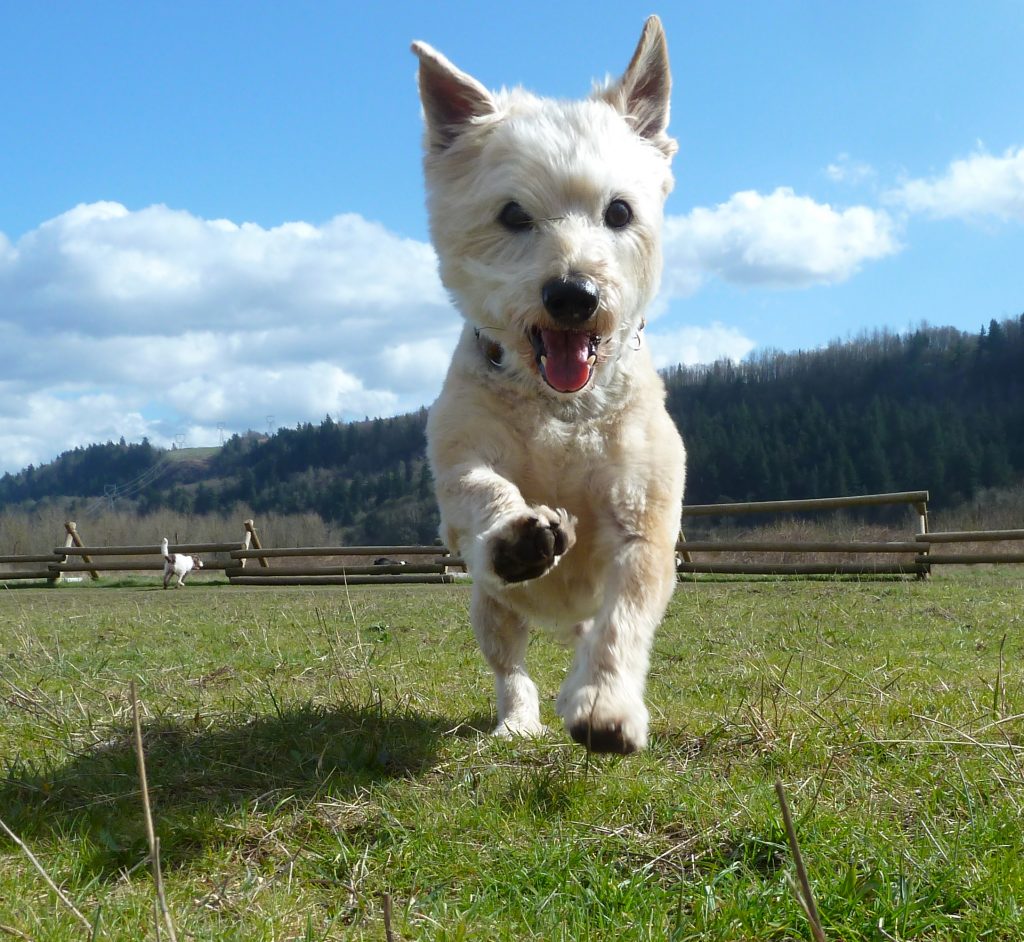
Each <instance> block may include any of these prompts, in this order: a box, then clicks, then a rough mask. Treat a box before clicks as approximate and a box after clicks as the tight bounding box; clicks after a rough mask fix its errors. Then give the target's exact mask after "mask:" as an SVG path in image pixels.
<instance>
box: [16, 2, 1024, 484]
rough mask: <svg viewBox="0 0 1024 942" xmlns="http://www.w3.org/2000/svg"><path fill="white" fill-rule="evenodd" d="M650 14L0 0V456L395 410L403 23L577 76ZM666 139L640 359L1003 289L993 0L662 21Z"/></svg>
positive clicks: (1017, 118)
mask: <svg viewBox="0 0 1024 942" xmlns="http://www.w3.org/2000/svg"><path fill="white" fill-rule="evenodd" d="M649 12H650V10H649V9H648V8H647V7H646V6H644V7H640V6H639V5H635V4H632V3H626V4H610V3H599V4H598V5H597V6H595V5H594V4H587V5H584V4H582V3H579V2H572V3H567V4H563V5H562V6H561V7H560V8H559V13H560V15H561V17H562V19H563V21H564V22H565V23H571V24H572V29H571V30H563V29H551V30H539V29H537V28H536V24H537V22H538V21H541V22H543V21H544V18H550V17H551V15H552V11H551V7H550V5H541V4H538V3H535V2H529V3H526V4H524V5H520V6H519V7H517V8H516V9H514V10H512V9H500V8H494V9H492V10H489V11H487V16H486V19H485V18H483V17H482V16H481V14H480V12H479V7H477V6H471V5H469V4H465V3H461V2H455V3H452V4H446V5H444V6H443V7H441V8H437V9H430V8H426V7H423V6H422V5H414V4H411V3H405V2H403V3H388V4H383V5H379V6H377V7H374V8H373V9H372V10H370V9H359V10H348V9H344V10H343V9H341V8H321V7H317V6H304V5H299V6H293V7H290V8H289V9H287V10H285V9H283V8H280V9H278V8H250V7H249V6H247V5H245V4H242V3H238V2H226V3H224V4H219V5H217V6H216V7H214V8H210V7H209V6H208V5H203V4H200V3H197V2H195V0H185V2H182V3H180V4H177V5H175V6H174V7H165V6H161V5H156V4H147V3H143V4H127V3H123V2H110V0H107V2H100V3H97V4H92V5H90V6H89V7H87V8H84V7H83V8H64V7H62V8H46V7H24V6H14V5H10V6H7V7H6V8H5V9H4V12H3V20H4V29H3V30H2V31H0V61H3V62H4V63H5V75H6V82H5V83H4V88H5V90H6V92H7V93H8V94H7V98H8V99H9V100H7V101H5V122H4V123H5V127H4V130H3V131H2V132H0V134H2V135H3V144H4V146H0V179H3V180H5V181H8V187H7V188H6V190H7V192H5V199H4V201H3V204H2V205H0V298H2V299H3V300H2V301H0V336H2V337H3V339H4V341H5V342H4V344H3V346H2V347H0V390H3V392H4V396H3V397H2V398H0V474H2V473H4V472H12V473H13V472H16V471H18V470H21V469H23V468H25V467H27V466H28V465H30V464H32V465H36V466H38V465H40V464H45V463H47V462H48V461H50V460H53V458H55V457H56V456H57V455H59V454H61V453H63V452H65V451H68V450H71V449H73V448H75V447H76V446H79V445H87V444H91V443H97V442H102V441H118V440H119V439H120V438H122V437H123V438H125V440H126V441H141V440H142V438H143V437H147V438H148V439H149V440H150V441H151V442H152V443H153V444H154V445H158V446H159V447H167V448H169V447H170V445H171V444H172V443H175V444H176V443H178V442H179V441H180V442H182V443H183V444H187V445H189V446H193V447H203V446H210V445H215V444H216V443H217V442H218V440H219V439H220V438H221V437H222V436H223V437H227V436H229V435H230V434H233V433H235V432H242V431H244V430H246V429H261V428H269V427H271V426H274V425H277V426H278V427H290V426H294V425H295V424H296V423H298V422H318V421H320V420H322V418H323V417H324V416H325V415H332V416H334V418H335V419H336V420H337V421H349V420H361V418H362V416H364V415H366V416H368V417H375V416H382V417H384V416H387V415H393V414H401V413H405V412H409V411H413V410H415V409H418V408H420V407H422V406H425V405H428V404H429V402H430V401H431V400H432V399H433V397H434V395H435V394H436V392H437V390H438V388H439V386H440V382H441V379H442V378H443V375H444V371H445V369H446V367H447V362H448V358H449V355H450V351H451V348H452V346H453V343H454V339H455V337H456V336H457V334H458V331H459V329H460V326H461V319H460V318H459V316H458V315H457V314H456V312H455V311H454V309H453V308H452V306H451V304H450V302H449V301H448V299H447V297H446V296H445V293H444V291H443V289H442V288H441V285H440V282H439V280H438V277H437V273H436V264H435V256H434V253H433V250H432V248H431V247H430V245H429V242H428V240H427V225H426V213H425V209H424V191H423V182H422V175H421V171H420V159H421V158H420V138H421V123H420V115H419V101H418V97H417V94H416V88H415V78H414V77H415V61H414V58H413V56H412V55H411V54H410V52H409V44H410V42H411V41H412V40H413V39H423V40H425V41H427V42H429V43H430V44H431V45H433V46H435V47H436V48H437V49H439V50H440V51H441V52H443V53H444V54H445V55H446V56H448V57H449V58H450V59H452V61H454V62H455V63H456V64H457V65H458V66H459V67H460V68H463V69H465V70H466V71H468V72H470V73H471V74H473V75H474V76H475V77H476V78H478V79H479V80H480V81H481V82H483V83H484V84H485V85H487V86H488V87H492V88H494V87H499V86H502V85H507V86H511V85H515V84H520V83H521V84H523V85H524V86H525V87H527V88H529V89H531V90H534V91H536V92H538V93H539V94H543V95H550V96H555V97H579V96H580V95H583V94H586V93H587V92H588V90H589V87H590V83H591V81H592V80H594V79H600V78H601V77H603V76H604V75H606V74H610V75H612V76H617V75H619V74H621V72H622V70H623V69H624V67H625V65H626V63H627V62H628V60H629V56H630V55H631V53H632V50H633V48H634V46H635V44H636V41H637V38H638V37H639V34H640V29H641V27H642V24H643V21H644V18H645V16H646V14H647V13H649ZM662 20H663V23H664V26H665V29H666V32H667V35H668V44H669V53H670V56H671V62H672V69H673V78H674V85H673V100H672V105H673V109H672V122H671V125H670V128H669V131H670V133H671V134H672V135H673V136H674V137H675V138H676V139H677V140H678V141H679V143H680V152H679V155H678V156H677V158H676V161H675V164H674V170H675V176H676V187H675V191H674V192H673V194H672V195H671V196H670V198H669V202H668V204H667V206H666V221H665V229H664V242H665V245H664V248H665V273H664V277H663V282H662V291H661V294H660V295H659V297H658V299H657V301H656V303H655V307H654V310H653V311H652V312H651V314H652V316H651V318H650V322H649V327H648V330H647V332H646V333H647V336H648V340H649V342H650V343H651V348H652V351H653V353H654V355H655V358H656V362H657V363H658V365H659V366H660V367H665V366H669V365H673V364H675V363H680V364H683V365H693V364H695V363H701V362H709V361H713V360H715V359H720V358H729V359H733V360H742V359H743V358H745V357H747V356H749V355H751V353H753V354H754V355H757V353H759V352H760V353H763V352H765V351H767V350H780V351H782V352H794V351H796V350H815V349H819V348H821V347H824V346H827V345H828V344H830V343H834V342H837V341H838V342H843V341H844V339H846V340H849V339H850V338H851V337H855V336H857V335H858V334H860V333H862V332H865V331H867V332H871V331H875V330H883V329H885V330H890V331H893V332H896V333H901V332H905V331H909V330H913V329H914V328H915V326H916V325H918V324H921V323H922V322H927V323H929V324H932V325H936V326H950V327H955V328H956V329H958V330H962V331H964V332H966V333H974V334H976V333H977V332H978V331H979V329H982V328H984V327H986V325H988V323H989V322H990V321H991V320H996V321H1001V320H1004V319H1007V318H1013V317H1017V316H1019V315H1020V313H1021V311H1024V297H1022V292H1021V279H1020V258H1022V257H1024V226H1022V225H1021V223H1022V222H1024V132H1022V131H1021V128H1022V127H1024V102H1022V101H1021V96H1020V95H1019V93H1018V89H1019V77H1018V76H1017V75H1016V71H1017V69H1016V62H1017V60H1018V58H1019V49H1020V47H1021V45H1022V44H1024V17H1021V16H1020V10H1019V6H1018V5H1017V4H1015V3H1014V2H1012V0H993V2H991V3H988V4H985V5H984V6H982V7H980V8H977V9H968V8H966V7H963V6H962V5H960V4H957V3H955V2H951V0H945V2H926V0H912V2H907V3H903V4H897V5H894V4H888V3H884V2H881V0H871V2H866V3H864V4H859V5H857V6H856V7H855V8H845V7H834V6H828V7H820V6H815V5H810V4H806V3H801V2H796V0H794V2H785V3H781V4H780V3H767V2H756V3H740V2H737V0H729V2H723V3H722V4H719V5H716V6H715V7H714V8H702V7H697V8H680V9H672V10H665V11H663V12H662Z"/></svg>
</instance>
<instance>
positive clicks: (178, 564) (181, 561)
mask: <svg viewBox="0 0 1024 942" xmlns="http://www.w3.org/2000/svg"><path fill="white" fill-rule="evenodd" d="M160 554H161V555H162V556H163V558H164V588H165V589H166V588H167V586H168V585H169V583H170V581H171V579H173V578H175V577H177V579H178V587H179V588H184V586H185V576H187V575H188V574H189V573H190V572H191V571H192V570H193V569H202V568H203V561H202V560H201V559H200V558H199V557H198V556H190V555H189V554H188V553H172V552H171V551H170V546H169V545H168V542H167V537H166V536H165V537H164V538H163V540H162V541H161V542H160Z"/></svg>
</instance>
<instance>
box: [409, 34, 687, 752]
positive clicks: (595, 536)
mask: <svg viewBox="0 0 1024 942" xmlns="http://www.w3.org/2000/svg"><path fill="white" fill-rule="evenodd" d="M412 48H413V52H414V53H415V54H416V55H417V56H418V57H419V89H420V98H421V100H422V103H423V111H424V120H425V124H426V133H425V151H426V154H425V158H424V169H425V175H426V181H427V190H428V207H429V211H430V226H431V235H432V239H433V243H434V246H435V248H436V250H437V254H438V258H439V261H440V273H441V278H442V281H443V282H444V284H445V286H446V287H447V289H448V291H449V292H450V293H451V296H452V297H453V299H454V300H455V302H456V304H457V305H458V307H459V309H460V310H461V313H462V315H463V317H464V318H465V320H466V323H465V325H464V327H463V331H462V335H461V338H460V340H459V343H458V346H457V349H456V351H455V354H454V357H453V360H452V363H451V366H450V368H449V371H448V376H447V379H446V380H445V384H444V388H443V390H442V392H441V395H440V397H439V399H438V400H437V402H436V403H435V404H434V406H433V407H432V409H431V411H430V418H429V422H428V426H427V435H428V455H429V459H430V463H431V467H432V469H433V473H434V480H435V482H436V489H437V498H438V502H439V504H440V507H441V516H442V535H443V536H444V538H445V540H446V542H447V543H448V546H449V547H451V548H452V550H453V551H457V552H459V553H461V554H462V556H463V557H464V558H465V560H466V564H467V567H468V569H469V572H470V574H471V575H472V577H473V590H472V601H471V610H470V616H471V620H472V622H473V628H474V632H475V634H476V637H477V639H478V641H479V643H480V647H481V648H482V650H483V653H484V655H485V657H486V658H487V660H488V662H489V663H490V665H491V667H492V669H493V670H494V673H495V678H496V686H497V710H498V725H497V729H495V731H494V732H495V735H498V736H515V735H523V736H532V735H537V734H539V733H541V732H542V731H543V730H544V727H543V726H542V725H541V721H540V711H539V704H538V693H537V687H536V686H535V685H534V683H533V681H532V680H531V679H530V677H529V676H528V674H527V672H526V666H525V654H526V645H527V636H528V625H529V623H531V622H533V623H540V624H543V625H546V626H548V627H550V628H553V629H554V630H555V631H557V632H559V633H560V634H561V635H562V636H563V637H566V638H567V639H571V640H572V641H573V642H574V643H575V647H576V654H575V660H574V664H573V668H572V670H571V672H570V673H569V675H568V677H567V678H566V680H565V682H564V683H563V685H562V689H561V692H560V693H559V695H558V700H557V705H556V706H557V710H558V713H559V715H560V716H561V717H562V719H563V720H564V722H565V724H566V727H567V728H568V730H569V733H570V735H571V736H572V737H573V739H575V740H576V741H577V742H579V743H582V744H583V745H585V746H586V747H587V748H589V749H592V750H594V751H598V752H618V753H630V752H634V751H636V750H638V749H643V748H644V747H645V745H646V744H647V737H648V712H647V708H646V706H645V705H644V700H643V695H644V686H645V683H646V677H647V670H648V655H649V651H650V647H651V642H652V640H653V637H654V631H655V628H656V627H657V625H658V624H659V622H660V621H661V618H662V616H663V614H664V612H665V608H666V606H667V605H668V602H669V599H670V598H671V596H672V591H673V588H674V586H675V581H676V570H675V544H676V540H677V537H678V533H679V524H680V513H681V508H682V494H683V481H684V468H685V454H684V450H683V444H682V441H681V440H680V437H679V434H678V432H677V431H676V428H675V425H674V424H673V422H672V420H671V419H670V418H669V415H668V412H667V411H666V409H665V405H664V400H665V390H664V386H663V384H662V382H661V380H660V378H659V377H658V374H657V372H656V371H655V369H654V366H653V365H652V362H651V357H650V354H649V352H648V350H647V347H646V345H645V344H644V342H643V337H642V333H641V332H642V330H643V328H644V322H645V320H644V318H645V314H644V312H645V309H646V308H647V306H648V304H649V303H650V301H651V299H652V298H653V297H654V295H655V293H656V291H657V287H658V282H659V279H660V276H661V265H662V262H661V248H660V233H661V224H662V216H663V206H664V201H665V198H666V196H667V195H668V193H669V192H670V190H671V189H672V183H673V180H672V172H671V168H670V164H671V158H672V155H673V154H674V153H675V150H676V144H675V142H674V141H673V140H672V139H671V138H669V137H668V135H667V133H666V129H667V126H668V119H669V91H670V87H671V79H670V75H669V65H668V51H667V49H666V46H665V36H664V33H663V31H662V28H661V23H660V21H659V20H658V19H657V17H651V18H650V19H649V20H647V23H646V25H645V26H644V30H643V34H642V36H641V37H640V42H639V45H638V46H637V48H636V52H635V53H634V55H633V58H632V61H631V62H630V63H629V66H628V68H627V69H626V71H625V73H624V74H623V76H622V77H621V78H620V79H619V80H618V81H616V82H614V83H609V84H606V85H605V86H603V87H600V88H598V89H597V90H595V91H594V92H593V94H592V95H591V97H590V98H588V99H585V100H583V101H572V102H563V101H553V100H550V99H544V98H538V97H536V96H534V95H532V94H530V93H528V92H526V91H523V90H522V89H518V88H517V89H513V90H511V91H501V92H496V93H492V92H490V91H488V90H487V89H486V88H485V87H484V86H483V85H481V84H480V83H479V82H478V81H477V80H476V79H474V78H472V77H471V76H469V75H467V74H466V73H465V72H461V71H460V70H459V69H457V68H456V67H455V66H454V65H452V64H451V63H450V62H449V61H448V60H447V59H445V58H444V56H442V55H441V54H440V53H438V52H436V51H435V50H434V49H432V48H431V47H430V46H428V45H426V44H425V43H421V42H417V43H414V44H413V47H412Z"/></svg>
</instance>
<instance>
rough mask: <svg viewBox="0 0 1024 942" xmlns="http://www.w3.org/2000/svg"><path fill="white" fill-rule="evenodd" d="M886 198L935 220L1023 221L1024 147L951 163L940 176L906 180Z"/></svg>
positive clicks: (976, 154)
mask: <svg viewBox="0 0 1024 942" xmlns="http://www.w3.org/2000/svg"><path fill="white" fill-rule="evenodd" d="M885 198H886V200H887V201H888V202H890V203H893V204H896V205H898V206H902V207H903V208H905V209H906V210H908V211H909V212H911V213H923V214H925V215H928V216H932V217H934V218H938V219H945V218H960V219H976V218H981V217H985V216H994V217H996V218H997V219H1000V220H1004V221H1006V220H1017V221H1024V147H1017V148H1013V147H1011V148H1009V149H1007V150H1006V151H1005V152H1004V153H1003V155H1002V156H1001V157H993V156H992V155H991V154H988V153H985V152H984V151H983V150H979V151H977V152H976V153H974V154H971V156H970V157H966V158H964V159H962V160H954V161H953V162H952V163H951V164H950V165H949V167H948V168H947V169H946V172H945V173H943V174H942V175H941V176H938V177H932V178H931V179H927V180H909V181H907V182H906V183H904V184H903V185H902V186H900V187H897V188H896V189H894V190H891V191H890V192H888V193H887V194H886V196H885Z"/></svg>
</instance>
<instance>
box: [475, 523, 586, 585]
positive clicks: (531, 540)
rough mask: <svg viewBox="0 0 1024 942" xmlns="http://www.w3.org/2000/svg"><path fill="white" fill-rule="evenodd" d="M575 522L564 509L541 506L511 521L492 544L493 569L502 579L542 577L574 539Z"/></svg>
mask: <svg viewBox="0 0 1024 942" xmlns="http://www.w3.org/2000/svg"><path fill="white" fill-rule="evenodd" d="M574 523H575V521H574V520H573V518H572V517H570V516H569V514H568V513H567V512H566V511H564V510H557V511H554V510H548V509H547V508H542V511H541V512H540V513H538V514H537V515H531V516H528V517H521V518H520V519H518V520H516V521H514V522H513V523H512V524H511V525H510V526H509V527H508V528H507V529H506V532H505V533H504V534H502V535H501V536H499V537H498V538H497V539H496V540H495V543H494V554H493V557H492V562H493V565H494V572H495V573H496V574H497V576H498V577H499V578H500V579H502V580H503V581H505V582H526V581H527V580H528V579H537V578H539V577H540V576H543V575H544V573H546V572H547V571H548V570H549V569H550V568H551V567H552V566H553V565H554V564H555V561H556V560H557V559H558V557H559V556H561V555H562V554H564V553H565V552H567V551H568V550H569V548H570V547H571V546H572V545H573V543H575V542H576V533H575V527H574Z"/></svg>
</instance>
